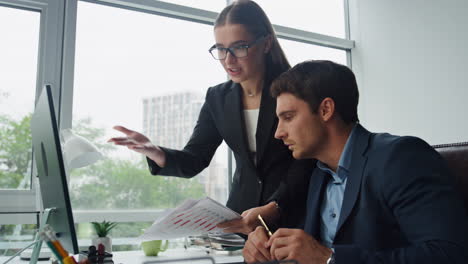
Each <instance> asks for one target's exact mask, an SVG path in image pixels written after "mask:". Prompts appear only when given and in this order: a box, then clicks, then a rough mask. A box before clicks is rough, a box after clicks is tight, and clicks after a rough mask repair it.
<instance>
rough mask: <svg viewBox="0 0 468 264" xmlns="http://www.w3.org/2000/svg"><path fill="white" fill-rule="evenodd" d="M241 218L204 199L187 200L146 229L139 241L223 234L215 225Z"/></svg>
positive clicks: (225, 208) (216, 203)
mask: <svg viewBox="0 0 468 264" xmlns="http://www.w3.org/2000/svg"><path fill="white" fill-rule="evenodd" d="M238 218H241V216H240V215H239V214H238V213H236V212H234V211H232V210H231V209H229V208H227V207H226V206H224V205H222V204H220V203H218V202H216V201H215V200H213V199H211V198H209V197H206V198H204V199H200V200H193V199H189V200H186V201H184V202H183V203H182V204H181V205H180V206H178V207H176V208H174V209H172V210H169V211H167V212H166V213H165V214H163V215H162V216H161V217H159V218H158V219H156V221H155V222H154V223H153V225H151V227H149V228H148V229H146V231H145V233H144V234H143V235H141V236H140V237H139V239H140V240H143V241H146V240H156V239H171V238H179V237H186V236H196V235H203V234H208V233H210V234H224V233H223V232H222V230H221V229H219V228H217V227H216V225H217V224H219V223H221V222H224V221H227V220H232V219H238Z"/></svg>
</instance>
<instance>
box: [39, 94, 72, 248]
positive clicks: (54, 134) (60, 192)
mask: <svg viewBox="0 0 468 264" xmlns="http://www.w3.org/2000/svg"><path fill="white" fill-rule="evenodd" d="M57 124H58V123H57V119H56V115H55V111H54V103H53V99H52V92H51V87H50V85H46V86H45V87H44V89H43V90H42V92H41V95H40V96H39V99H38V100H37V103H36V108H35V110H34V114H33V116H32V119H31V134H32V143H33V152H34V157H35V160H36V167H37V174H38V178H39V185H40V188H41V189H40V190H41V196H42V204H43V207H44V209H47V208H54V211H53V212H52V213H51V214H50V216H49V218H48V221H47V224H49V225H50V226H51V227H52V228H53V229H54V231H55V232H56V233H57V237H58V240H59V241H60V243H61V244H62V246H63V247H64V248H65V249H66V250H67V251H68V252H70V253H72V254H78V242H77V239H76V233H75V225H74V222H73V215H72V209H71V204H70V197H69V195H68V185H67V175H66V171H65V166H64V162H63V155H62V147H61V145H60V136H59V130H58V125H57ZM41 224H42V225H43V224H45V223H41Z"/></svg>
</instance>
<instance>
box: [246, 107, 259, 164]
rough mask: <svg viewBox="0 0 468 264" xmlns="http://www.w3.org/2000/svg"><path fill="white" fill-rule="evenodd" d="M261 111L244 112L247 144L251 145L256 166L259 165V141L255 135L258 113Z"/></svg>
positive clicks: (249, 110) (250, 110)
mask: <svg viewBox="0 0 468 264" xmlns="http://www.w3.org/2000/svg"><path fill="white" fill-rule="evenodd" d="M259 111H260V110H259V109H248V110H244V120H245V130H246V134H247V143H248V144H249V150H250V152H251V153H252V156H253V160H254V162H255V164H256V163H257V159H256V153H257V140H256V139H255V133H256V132H257V123H258V113H259Z"/></svg>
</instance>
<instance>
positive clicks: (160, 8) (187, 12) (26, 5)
mask: <svg viewBox="0 0 468 264" xmlns="http://www.w3.org/2000/svg"><path fill="white" fill-rule="evenodd" d="M78 1H83V2H89V3H94V4H101V5H107V6H112V7H117V8H123V9H127V10H132V11H137V12H143V13H150V14H154V15H159V16H164V17H170V18H175V19H181V20H186V21H190V22H195V23H201V24H207V25H212V24H213V23H214V21H215V19H216V16H217V13H216V12H212V11H208V10H202V9H198V8H193V7H188V6H182V5H177V4H172V3H166V2H162V1H158V0H68V1H62V0H0V6H7V7H13V8H21V9H26V10H32V11H39V12H40V13H41V19H40V21H41V22H40V40H39V51H38V52H39V54H38V55H39V56H38V74H37V84H36V100H37V97H38V95H39V94H40V91H41V90H42V87H43V85H44V84H45V83H50V84H52V88H53V91H52V93H53V96H54V98H58V100H55V105H54V107H55V109H56V111H57V113H58V120H59V128H60V129H63V128H71V125H72V109H73V79H74V62H75V45H76V43H75V39H76V19H77V6H78ZM343 1H344V9H345V12H344V13H345V24H346V25H345V33H346V38H345V39H343V38H338V37H333V36H328V35H323V34H318V33H314V32H309V31H305V30H299V29H295V28H291V27H287V26H279V25H273V27H274V29H275V31H276V34H277V35H278V37H279V38H284V39H288V40H292V41H298V42H302V43H307V44H311V45H318V46H324V47H329V48H334V49H340V50H344V51H346V57H347V64H348V66H350V67H351V66H352V61H351V56H350V55H351V50H352V49H353V48H354V47H355V42H354V41H353V40H351V39H350V33H349V32H350V30H349V27H350V25H349V5H348V0H343ZM230 2H231V1H230V0H227V1H226V4H230ZM46 65H47V67H46ZM227 155H228V177H229V179H228V182H231V181H232V174H233V160H232V152H231V151H230V150H228V153H227ZM33 168H35V166H33ZM35 174H36V173H35V169H33V172H32V175H35ZM31 186H32V187H31V190H0V213H2V214H4V213H16V216H15V215H14V214H12V215H11V216H9V217H8V218H6V219H10V220H7V221H11V220H12V219H15V220H18V221H15V222H14V223H31V222H34V221H35V219H36V215H35V214H29V215H30V216H29V217H25V214H19V213H21V212H29V213H32V212H37V211H38V210H39V209H40V207H41V205H40V203H41V202H40V201H41V198H40V193H39V192H40V191H39V188H37V187H38V186H37V180H36V177H32V184H31ZM229 189H230V186H228V190H229ZM121 211H122V212H123V211H125V210H121ZM76 213H77V214H78V215H88V216H86V217H84V218H83V219H82V220H85V219H86V221H97V220H99V219H96V217H97V215H100V216H102V217H107V215H106V214H107V213H106V212H103V214H102V213H101V214H94V213H92V212H91V211H90V212H89V214H88V213H86V212H81V211H80V212H76ZM108 215H109V216H113V217H112V218H113V219H116V220H117V219H120V217H121V215H123V214H120V213H116V212H115V211H112V212H109V213H108ZM137 215H141V217H143V215H144V214H137ZM20 216H21V217H20ZM78 218H80V217H78ZM143 218H145V219H146V217H143ZM123 220H129V219H122V220H121V221H122V222H125V221H123ZM131 220H133V221H139V220H142V219H139V217H133V218H132V219H131ZM80 221H81V220H80ZM80 221H77V222H80ZM3 222H4V221H3ZM0 224H6V223H2V222H0Z"/></svg>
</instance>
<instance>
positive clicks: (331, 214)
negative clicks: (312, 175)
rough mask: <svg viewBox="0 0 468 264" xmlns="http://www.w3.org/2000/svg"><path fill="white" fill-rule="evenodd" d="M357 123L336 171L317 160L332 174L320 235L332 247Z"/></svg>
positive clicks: (327, 189) (322, 167)
mask: <svg viewBox="0 0 468 264" xmlns="http://www.w3.org/2000/svg"><path fill="white" fill-rule="evenodd" d="M355 130H356V125H355V126H354V127H353V129H352V130H351V133H350V135H349V137H348V140H347V141H346V144H345V146H344V148H343V152H342V153H341V156H340V160H339V162H338V169H337V170H336V172H334V171H332V170H331V169H330V168H329V167H328V166H327V165H326V164H325V163H322V162H320V161H317V168H319V169H321V170H322V171H325V172H327V173H328V174H330V175H331V177H332V178H331V179H329V181H328V184H327V186H326V192H325V195H324V197H323V200H322V205H321V208H320V214H321V221H320V222H321V223H320V236H321V240H322V243H323V245H324V246H326V247H328V248H331V247H332V244H333V240H334V238H335V234H336V228H337V226H338V219H339V218H340V212H341V206H342V204H343V196H344V191H345V188H346V181H347V179H348V173H349V168H350V166H351V157H352V151H353V146H354V142H355V141H356V137H355V136H354V134H355V133H354V132H355Z"/></svg>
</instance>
